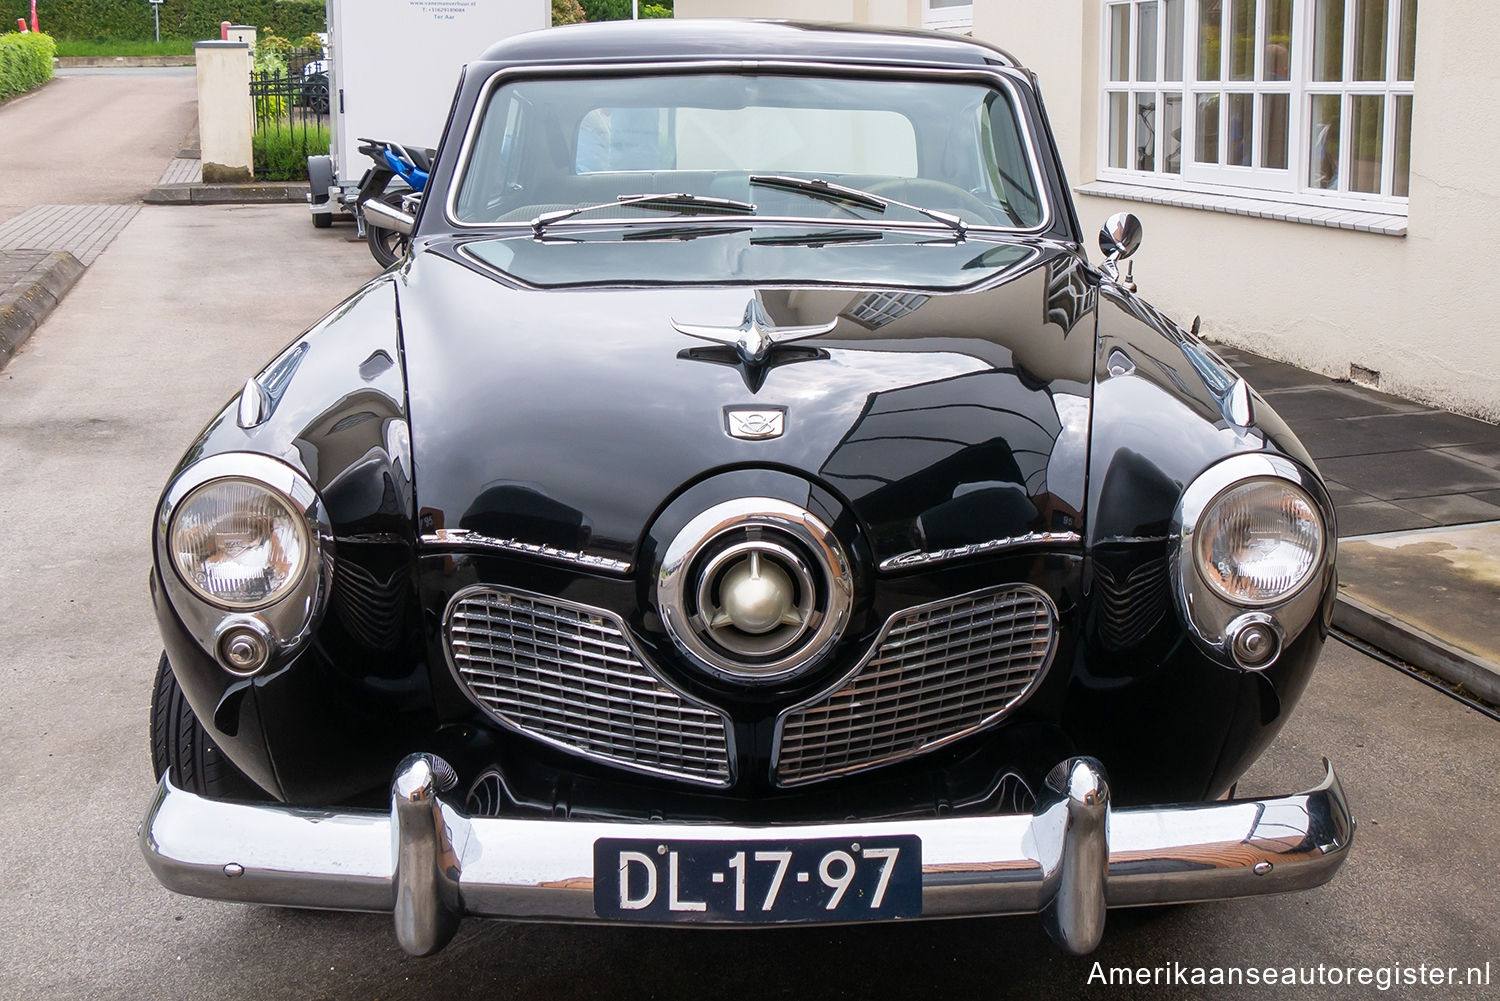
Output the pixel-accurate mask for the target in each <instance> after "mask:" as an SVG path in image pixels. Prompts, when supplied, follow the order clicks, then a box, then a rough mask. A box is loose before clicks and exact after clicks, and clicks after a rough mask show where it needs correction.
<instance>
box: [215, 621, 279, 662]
mask: <svg viewBox="0 0 1500 1001" xmlns="http://www.w3.org/2000/svg"><path fill="white" fill-rule="evenodd" d="M217 652H218V658H217V659H218V661H219V665H220V666H221V667H223V668H224V670H226V671H228V672H230V673H231V674H241V675H251V674H255V673H256V672H257V671H259V670H260V669H261V668H263V667H265V666H266V662H267V661H269V660H270V659H271V644H270V643H269V642H268V640H267V637H266V633H265V630H264V629H263V628H259V627H257V626H255V625H251V624H249V623H245V622H241V623H236V624H234V625H231V626H230V627H229V628H227V629H225V630H224V631H223V632H222V633H220V634H219V643H218V648H217Z"/></svg>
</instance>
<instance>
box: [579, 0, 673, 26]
mask: <svg viewBox="0 0 1500 1001" xmlns="http://www.w3.org/2000/svg"><path fill="white" fill-rule="evenodd" d="M581 2H582V4H583V12H584V14H585V15H587V17H588V19H589V20H590V21H628V20H630V0H581ZM640 12H641V17H642V18H643V19H644V18H648V17H671V16H672V0H656V2H648V0H640Z"/></svg>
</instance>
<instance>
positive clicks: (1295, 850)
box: [140, 755, 1354, 955]
mask: <svg viewBox="0 0 1500 1001" xmlns="http://www.w3.org/2000/svg"><path fill="white" fill-rule="evenodd" d="M1324 766H1325V768H1326V774H1325V776H1324V778H1323V781H1322V782H1320V783H1319V784H1318V785H1317V786H1316V787H1314V788H1312V789H1310V790H1308V791H1307V792H1304V793H1299V794H1297V795H1293V796H1282V797H1277V798H1274V799H1262V800H1231V801H1227V802H1221V803H1202V804H1192V805H1185V806H1167V807H1147V808H1132V809H1121V810H1113V809H1111V808H1110V804H1109V785H1108V782H1107V780H1106V779H1105V776H1104V769H1103V767H1102V766H1101V765H1100V764H1099V762H1097V761H1095V760H1094V759H1092V758H1072V759H1069V760H1068V761H1064V762H1063V763H1061V764H1060V765H1058V766H1057V768H1055V769H1054V770H1053V772H1052V774H1051V776H1050V777H1049V778H1048V780H1047V784H1046V787H1045V788H1044V790H1043V792H1042V795H1041V796H1040V798H1039V801H1038V803H1037V811H1036V813H1034V814H1018V815H1009V816H997V817H958V818H946V819H932V820H912V821H878V822H870V823H861V822H857V821H856V822H846V823H835V824H807V825H800V826H778V827H775V828H764V827H740V826H727V825H723V826H719V825H697V824H693V825H686V824H669V823H647V822H639V823H593V822H582V821H563V820H530V819H526V820H522V819H510V818H498V817H469V816H467V815H465V814H464V813H463V812H462V811H461V810H460V809H458V808H457V807H456V806H454V805H453V804H452V803H450V802H448V800H447V799H446V798H445V797H444V796H443V795H442V794H441V793H440V792H439V791H438V789H439V785H438V781H437V779H436V778H435V776H434V766H433V764H432V762H431V760H430V759H429V758H427V757H426V756H422V755H413V756H412V757H410V758H408V759H406V760H405V761H404V762H402V764H401V767H400V768H399V769H398V771H397V773H396V777H395V779H394V781H393V782H392V784H391V810H390V812H388V813H386V812H379V811H373V810H347V811H336V810H314V809H304V808H296V807H286V806H280V805H274V804H259V803H231V802H225V801H220V800H210V799H205V798H203V797H201V796H196V795H193V794H192V793H187V792H183V791H182V790H180V789H178V788H176V787H175V786H173V785H172V783H171V782H170V781H169V780H168V779H167V778H166V777H165V776H164V777H163V778H162V781H161V786H160V787H159V789H158V790H157V793H156V797H155V799H154V800H153V801H152V803H151V808H150V810H149V811H147V814H146V819H145V822H144V823H143V824H142V825H141V831H140V839H141V851H142V852H143V853H144V854H145V856H146V861H147V863H149V864H150V866H151V870H152V872H154V873H155V874H156V878H157V879H159V880H160V881H161V882H162V884H163V885H165V886H166V887H168V888H169V889H172V890H175V891H177V892H178V893H186V894H191V895H193V896H198V897H213V898H217V899H220V900H237V901H244V902H249V903H261V904H279V905H284V906H292V907H319V908H333V909H339V910H358V911H391V912H393V913H394V915H395V924H396V936H397V938H398V940H399V941H400V943H401V946H402V948H404V949H405V950H406V951H407V952H409V953H411V954H413V955H427V954H430V953H433V952H436V951H437V950H438V949H441V948H442V947H443V946H444V945H445V944H446V943H447V942H448V940H449V939H450V938H451V937H452V935H453V932H454V931H455V930H456V928H457V926H458V921H459V919H460V918H461V917H462V916H463V915H467V914H472V915H479V916H484V917H495V918H512V919H519V920H527V921H573V922H586V921H596V920H598V918H597V917H596V916H595V914H594V892H593V864H594V862H593V860H594V852H593V846H594V841H595V840H596V839H598V838H604V837H608V838H650V839H655V840H660V841H662V842H670V841H671V840H673V839H683V840H694V841H714V840H723V841H727V842H733V841H750V840H755V839H757V838H762V839H763V838H765V837H767V836H768V835H770V836H774V837H776V838H777V839H784V840H792V839H798V838H842V837H849V838H856V839H857V838H870V837H877V836H881V835H895V834H914V835H917V836H919V837H920V838H921V839H922V916H923V917H931V918H939V917H958V916H963V915H998V914H1024V913H1041V914H1043V915H1044V918H1045V920H1046V922H1047V927H1048V930H1049V931H1050V932H1051V933H1052V935H1053V937H1054V938H1055V939H1056V940H1057V941H1058V942H1059V943H1060V944H1062V945H1063V946H1064V947H1065V948H1067V949H1068V950H1070V951H1072V952H1075V953H1085V952H1088V951H1090V950H1092V949H1093V948H1094V947H1095V946H1096V945H1097V944H1098V942H1099V938H1100V935H1101V934H1102V933H1103V930H1104V912H1105V908H1106V907H1130V906H1135V905H1140V904H1159V903H1172V902H1186V901H1195V900H1212V899H1219V898H1223V897H1241V896H1249V895H1252V894H1262V893H1278V892H1282V891H1286V890H1304V889H1308V888H1310V887H1314V886H1318V885H1320V884H1322V883H1325V882H1327V881H1328V880H1329V879H1331V878H1332V877H1333V875H1334V873H1335V872H1337V871H1338V868H1339V866H1340V865H1341V864H1342V863H1343V861H1344V857H1345V856H1346V855H1347V854H1348V851H1349V845H1350V843H1351V842H1352V840H1353V837H1354V819H1353V817H1352V816H1351V815H1350V813H1349V806H1348V803H1347V802H1346V800H1345V798H1344V792H1343V789H1342V788H1341V787H1340V786H1339V781H1338V778H1337V777H1336V776H1335V775H1334V772H1333V767H1332V766H1331V765H1329V764H1328V762H1327V761H1326V760H1325V761H1324ZM440 770H441V768H440Z"/></svg>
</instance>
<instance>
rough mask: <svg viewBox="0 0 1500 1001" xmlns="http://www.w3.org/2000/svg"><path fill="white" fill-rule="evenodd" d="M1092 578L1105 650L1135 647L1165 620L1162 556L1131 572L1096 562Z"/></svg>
mask: <svg viewBox="0 0 1500 1001" xmlns="http://www.w3.org/2000/svg"><path fill="white" fill-rule="evenodd" d="M1094 579H1095V580H1096V581H1097V582H1098V585H1099V586H1098V594H1099V598H1098V601H1099V604H1098V608H1099V636H1100V638H1101V639H1103V640H1104V644H1105V646H1107V647H1108V648H1109V649H1111V650H1124V649H1127V648H1129V647H1132V646H1135V645H1136V644H1137V643H1139V642H1141V641H1142V640H1143V639H1145V638H1146V637H1147V636H1148V635H1150V633H1151V630H1153V629H1155V628H1156V626H1157V624H1158V623H1160V622H1161V620H1162V619H1163V618H1165V617H1166V614H1167V558H1166V557H1165V556H1161V557H1158V558H1156V559H1154V560H1148V561H1147V562H1145V563H1142V564H1141V565H1140V566H1138V567H1135V568H1134V569H1129V568H1121V569H1112V568H1111V567H1110V565H1109V563H1108V562H1107V561H1106V560H1103V559H1100V560H1098V561H1096V562H1095V564H1094Z"/></svg>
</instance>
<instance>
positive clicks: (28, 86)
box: [0, 31, 57, 100]
mask: <svg viewBox="0 0 1500 1001" xmlns="http://www.w3.org/2000/svg"><path fill="white" fill-rule="evenodd" d="M56 54H57V43H56V42H54V41H53V40H52V36H51V35H40V34H32V33H31V32H27V33H25V34H22V33H20V32H17V31H12V32H10V33H9V34H5V35H0V100H4V99H5V98H7V97H14V96H15V95H16V94H24V93H26V92H27V91H28V90H33V89H35V88H37V87H40V86H41V85H42V84H44V83H46V82H47V81H48V80H51V79H52V57H53V56H54V55H56Z"/></svg>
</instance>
